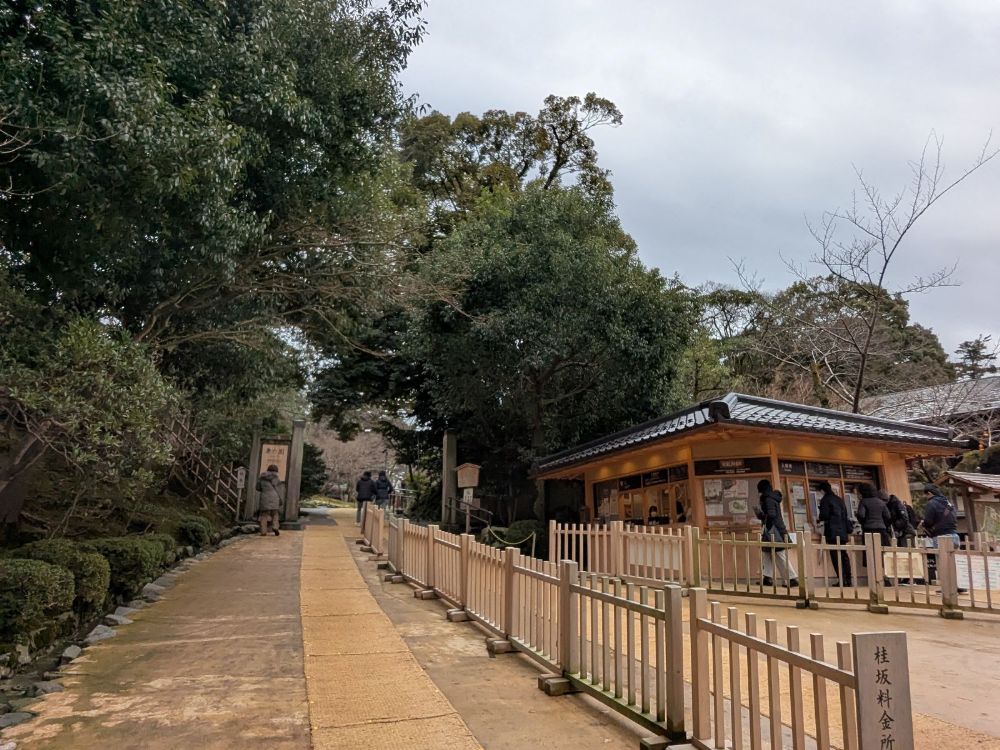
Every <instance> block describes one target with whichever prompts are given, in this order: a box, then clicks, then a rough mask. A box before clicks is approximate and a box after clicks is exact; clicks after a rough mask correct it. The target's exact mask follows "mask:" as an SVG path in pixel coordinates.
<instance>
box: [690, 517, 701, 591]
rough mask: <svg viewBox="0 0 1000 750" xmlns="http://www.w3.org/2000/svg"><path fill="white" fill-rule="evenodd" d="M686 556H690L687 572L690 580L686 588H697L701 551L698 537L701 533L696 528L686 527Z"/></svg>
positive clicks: (699, 582)
mask: <svg viewBox="0 0 1000 750" xmlns="http://www.w3.org/2000/svg"><path fill="white" fill-rule="evenodd" d="M687 530H688V539H687V547H688V555H689V556H690V565H689V567H688V570H689V571H690V572H691V580H690V581H688V586H691V587H693V588H697V587H699V586H701V549H700V536H701V532H700V530H699V529H698V527H697V526H688V527H687Z"/></svg>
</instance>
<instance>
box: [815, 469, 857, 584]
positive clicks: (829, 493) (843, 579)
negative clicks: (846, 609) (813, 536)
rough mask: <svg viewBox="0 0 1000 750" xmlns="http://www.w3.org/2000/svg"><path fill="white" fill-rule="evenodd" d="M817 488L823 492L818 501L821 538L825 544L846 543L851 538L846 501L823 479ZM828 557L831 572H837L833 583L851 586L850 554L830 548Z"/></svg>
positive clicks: (852, 581)
mask: <svg viewBox="0 0 1000 750" xmlns="http://www.w3.org/2000/svg"><path fill="white" fill-rule="evenodd" d="M819 490H820V492H822V493H823V497H822V499H821V500H820V501H819V522H820V523H821V524H823V539H824V540H826V543H827V544H847V543H848V542H850V540H851V526H852V524H851V519H850V517H849V515H848V513H847V503H846V502H844V498H842V497H841V496H840V495H838V494H837V493H835V492H834V491H833V487H832V486H831V485H830V483H829V482H827V481H825V480H824V481H822V482H820V483H819ZM830 559H831V560H832V561H833V572H834V573H836V574H837V580H836V581H834V583H833V585H834V586H853V585H854V576H853V575H852V571H851V556H850V554H848V552H847V550H843V549H841V550H836V549H832V550H830Z"/></svg>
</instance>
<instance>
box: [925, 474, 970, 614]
mask: <svg viewBox="0 0 1000 750" xmlns="http://www.w3.org/2000/svg"><path fill="white" fill-rule="evenodd" d="M924 492H925V493H927V496H928V500H927V505H925V506H924V520H923V521H921V522H920V525H919V526H918V527H917V530H918V531H919V530H923V531H924V532H925V533H926V534H927V536H929V537H930V542H931V547H934V548H937V547H939V546H940V545H941V540H942V539H946V538H947V539H951V541H952V544H953V545H954V549H958V548H959V547H960V546H961V545H962V540H961V538H960V537H959V536H958V528H957V525H956V524H957V520H956V517H955V508H954V506H953V505H952V504H951V503H950V502H949V501H948V498H946V497H945V496H944V493H943V492H941V489H940V488H939V487H938V486H937V485H936V484H931V483H927V484H925V485H924ZM927 577H928V579H929V580H930V582H931V583H934V582H935V581H936V580H937V555H927ZM958 592H959V593H960V594H964V593H965V589H963V588H960V589H958Z"/></svg>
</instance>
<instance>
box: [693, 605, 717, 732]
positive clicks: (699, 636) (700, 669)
mask: <svg viewBox="0 0 1000 750" xmlns="http://www.w3.org/2000/svg"><path fill="white" fill-rule="evenodd" d="M688 599H689V601H690V605H689V606H690V610H691V615H690V622H689V624H688V625H689V627H690V630H691V719H692V722H693V723H694V727H693V730H694V738H695V739H696V740H704V739H708V737H709V736H711V733H712V729H711V718H712V717H711V714H710V713H709V708H708V706H709V698H710V696H709V682H708V668H709V667H708V633H706V632H705V631H704V630H702V629H701V628H699V627H698V620H699V619H702V618H705V617H707V616H708V592H707V591H705V589H703V588H693V589H691V590H690V591H689V592H688Z"/></svg>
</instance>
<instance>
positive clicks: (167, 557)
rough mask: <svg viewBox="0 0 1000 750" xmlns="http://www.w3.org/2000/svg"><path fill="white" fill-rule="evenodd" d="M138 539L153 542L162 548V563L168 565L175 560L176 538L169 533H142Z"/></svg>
mask: <svg viewBox="0 0 1000 750" xmlns="http://www.w3.org/2000/svg"><path fill="white" fill-rule="evenodd" d="M139 538H140V539H146V540H148V541H150V542H155V543H156V544H158V545H160V547H161V548H162V549H163V557H162V559H161V562H162V564H163V565H170V564H171V563H173V562H174V561H175V560H177V540H176V539H174V538H173V537H172V536H171V535H170V534H162V533H161V534H143V535H142V536H141V537H139Z"/></svg>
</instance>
